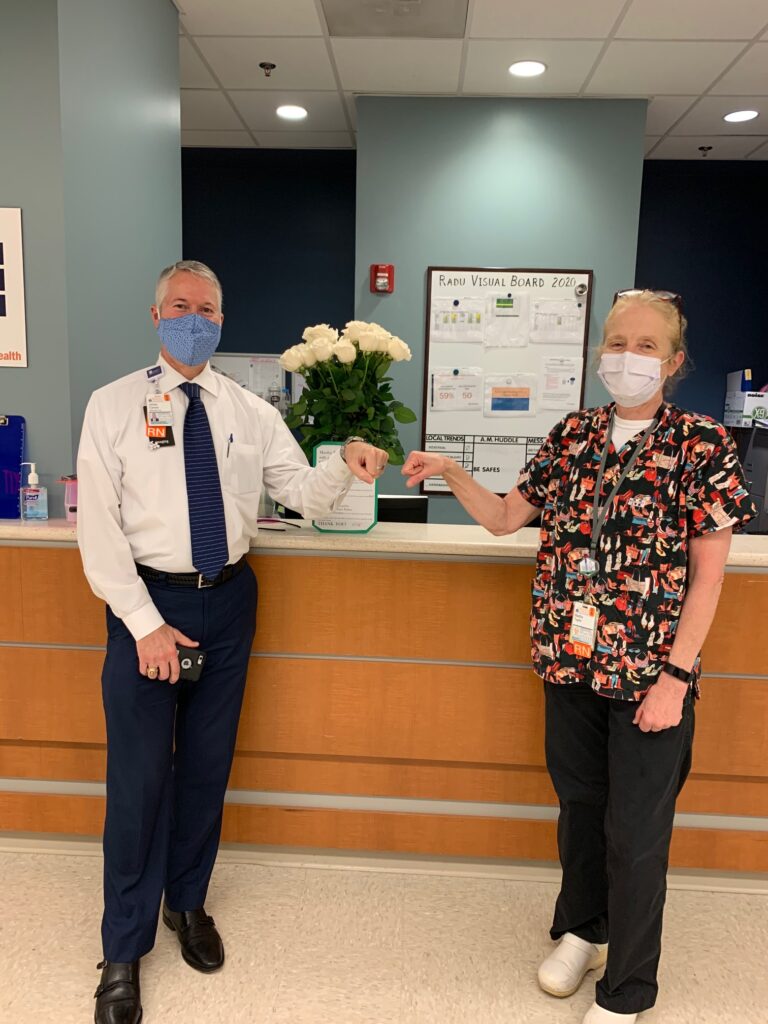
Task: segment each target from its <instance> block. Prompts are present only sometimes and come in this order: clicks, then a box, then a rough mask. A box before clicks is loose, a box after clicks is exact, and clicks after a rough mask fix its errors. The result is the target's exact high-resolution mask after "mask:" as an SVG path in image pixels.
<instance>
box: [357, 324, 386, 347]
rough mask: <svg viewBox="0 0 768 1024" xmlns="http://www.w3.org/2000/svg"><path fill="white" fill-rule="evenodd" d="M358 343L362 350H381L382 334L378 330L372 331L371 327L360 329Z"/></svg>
mask: <svg viewBox="0 0 768 1024" xmlns="http://www.w3.org/2000/svg"><path fill="white" fill-rule="evenodd" d="M357 344H358V345H359V346H360V351H361V352H381V336H380V334H379V332H378V331H372V330H370V328H369V329H367V330H365V331H360V333H359V334H358V336H357Z"/></svg>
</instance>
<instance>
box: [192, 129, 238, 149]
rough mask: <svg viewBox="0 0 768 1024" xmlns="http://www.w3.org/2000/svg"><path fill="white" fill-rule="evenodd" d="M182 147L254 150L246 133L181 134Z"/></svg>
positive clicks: (196, 132) (201, 132)
mask: <svg viewBox="0 0 768 1024" xmlns="http://www.w3.org/2000/svg"><path fill="white" fill-rule="evenodd" d="M181 145H182V146H210V147H213V148H214V149H254V148H255V145H256V144H255V143H254V141H253V139H252V138H251V136H250V135H249V134H248V132H234V131H233V132H204V131H187V132H182V133H181Z"/></svg>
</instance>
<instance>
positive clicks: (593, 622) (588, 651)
mask: <svg viewBox="0 0 768 1024" xmlns="http://www.w3.org/2000/svg"><path fill="white" fill-rule="evenodd" d="M596 636H597V607H596V606H595V605H593V604H586V602H584V601H574V603H573V618H572V619H571V632H570V634H569V639H570V641H571V643H572V644H573V649H574V652H575V653H576V654H577V655H578V657H580V658H590V657H591V656H592V650H593V648H594V646H595V637H596Z"/></svg>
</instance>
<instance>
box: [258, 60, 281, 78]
mask: <svg viewBox="0 0 768 1024" xmlns="http://www.w3.org/2000/svg"><path fill="white" fill-rule="evenodd" d="M259 67H260V68H261V70H262V71H263V72H264V77H265V78H269V77H270V75H271V74H272V72H273V71H274V70H275V68H276V67H277V64H273V63H272V61H271V60H263V61H262V62H261V64H259Z"/></svg>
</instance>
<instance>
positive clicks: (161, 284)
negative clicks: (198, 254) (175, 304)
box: [155, 260, 224, 310]
mask: <svg viewBox="0 0 768 1024" xmlns="http://www.w3.org/2000/svg"><path fill="white" fill-rule="evenodd" d="M182 271H186V272H187V273H189V274H194V275H195V276H196V277H202V278H203V279H204V280H206V281H209V282H210V283H211V284H212V285H213V287H214V288H215V289H216V294H217V295H218V297H219V309H221V306H222V300H223V298H224V296H223V293H222V290H221V281H219V279H218V277H216V275H215V274H214V272H213V271H212V270H211V268H210V267H207V266H206V265H205V263H200V262H199V261H198V260H179V261H178V262H177V263H172V264H171V265H170V267H166V268H165V270H163V271H161V273H160V277H158V279H157V285H156V286H155V305H156V306H157V308H158V310H159V309H160V307H161V306H162V305H163V302H164V301H165V295H166V292H167V291H168V285H169V284H170V281H171V278H172V277H173V276H174V275H175V274H179V273H181V272H182Z"/></svg>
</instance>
